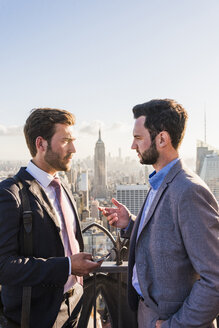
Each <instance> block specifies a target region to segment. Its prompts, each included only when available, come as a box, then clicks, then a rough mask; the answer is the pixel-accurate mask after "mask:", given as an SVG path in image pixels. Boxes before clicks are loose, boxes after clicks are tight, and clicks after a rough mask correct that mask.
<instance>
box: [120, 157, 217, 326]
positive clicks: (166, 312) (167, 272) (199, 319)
mask: <svg viewBox="0 0 219 328" xmlns="http://www.w3.org/2000/svg"><path fill="white" fill-rule="evenodd" d="M143 207H144V205H143ZM143 207H142V209H141V211H140V212H139V215H138V217H137V218H136V220H135V223H133V224H131V225H130V229H129V230H131V229H132V228H133V229H132V234H131V240H130V250H129V252H130V254H129V278H128V279H129V283H128V298H129V304H130V306H131V308H132V309H133V310H137V307H138V298H137V293H136V291H135V289H134V288H133V287H132V273H133V266H134V264H135V263H136V269H137V275H138V279H139V284H140V288H141V291H142V293H143V297H144V303H145V304H146V305H147V306H148V307H149V308H150V309H152V310H153V311H154V313H156V316H157V318H160V319H163V320H166V322H165V323H164V324H163V325H162V328H167V327H171V328H190V327H191V328H192V327H199V328H204V327H205V328H207V327H213V326H212V324H211V323H212V321H213V319H214V318H215V317H216V316H217V314H218V313H219V215H218V204H217V202H216V200H215V198H214V196H213V195H212V193H211V192H210V191H209V189H208V187H207V186H206V184H205V183H204V182H203V181H202V180H201V179H200V178H199V177H198V176H197V175H195V174H194V173H193V172H191V171H190V170H188V169H187V168H185V167H184V165H183V164H182V162H181V161H180V160H179V161H178V162H177V163H176V164H175V165H174V166H173V167H172V168H171V170H170V171H169V173H168V174H167V176H166V177H165V179H164V181H163V183H162V185H161V187H160V189H159V190H158V192H157V194H156V196H155V199H154V201H153V203H152V205H151V207H150V209H149V212H148V214H147V217H146V219H145V223H144V227H143V229H142V231H141V233H140V235H139V238H138V240H136V238H137V231H138V226H139V222H140V218H141V214H142V210H143ZM132 226H133V227H132ZM126 236H128V232H127V234H126ZM153 319H154V318H148V320H152V321H153ZM148 324H149V326H150V323H148ZM150 327H154V326H153V325H151V326H150Z"/></svg>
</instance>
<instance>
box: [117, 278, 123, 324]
mask: <svg viewBox="0 0 219 328" xmlns="http://www.w3.org/2000/svg"><path fill="white" fill-rule="evenodd" d="M117 276H118V290H119V304H118V327H119V328H122V323H121V273H120V272H119V273H118V274H117Z"/></svg>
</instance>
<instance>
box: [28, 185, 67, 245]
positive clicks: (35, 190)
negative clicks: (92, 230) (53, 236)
mask: <svg viewBox="0 0 219 328" xmlns="http://www.w3.org/2000/svg"><path fill="white" fill-rule="evenodd" d="M29 191H30V192H31V193H32V194H33V196H34V197H35V198H36V199H37V200H38V202H39V203H40V205H41V206H42V207H43V208H44V210H45V211H46V212H47V214H48V215H49V216H50V218H51V219H52V221H53V222H54V223H55V225H56V227H58V228H59V229H58V232H59V236H60V238H61V240H62V243H63V245H64V241H63V236H62V233H61V227H60V224H59V220H58V218H57V216H56V213H55V211H54V209H53V207H52V205H51V203H50V201H49V198H48V197H47V195H46V193H45V191H44V190H43V188H41V186H40V185H39V184H38V182H37V181H36V180H33V181H32V182H31V184H30V188H29Z"/></svg>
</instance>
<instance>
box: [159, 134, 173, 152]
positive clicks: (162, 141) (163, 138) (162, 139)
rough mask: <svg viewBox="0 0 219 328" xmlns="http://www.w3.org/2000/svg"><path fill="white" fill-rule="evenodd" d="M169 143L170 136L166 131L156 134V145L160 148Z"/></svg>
mask: <svg viewBox="0 0 219 328" xmlns="http://www.w3.org/2000/svg"><path fill="white" fill-rule="evenodd" d="M169 144H171V138H170V135H169V133H168V132H167V131H161V132H160V133H159V134H158V135H157V146H158V147H160V148H164V147H166V146H167V145H169Z"/></svg>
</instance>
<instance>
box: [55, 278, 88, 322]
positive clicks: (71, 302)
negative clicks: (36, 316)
mask: <svg viewBox="0 0 219 328" xmlns="http://www.w3.org/2000/svg"><path fill="white" fill-rule="evenodd" d="M82 296H83V287H82V286H81V285H80V284H78V283H76V284H75V285H74V290H73V295H72V296H71V297H69V298H64V299H63V302H62V304H61V307H60V310H59V313H58V316H57V318H56V321H55V323H54V325H53V327H52V328H76V327H77V325H78V321H79V317H80V313H81V308H82Z"/></svg>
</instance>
